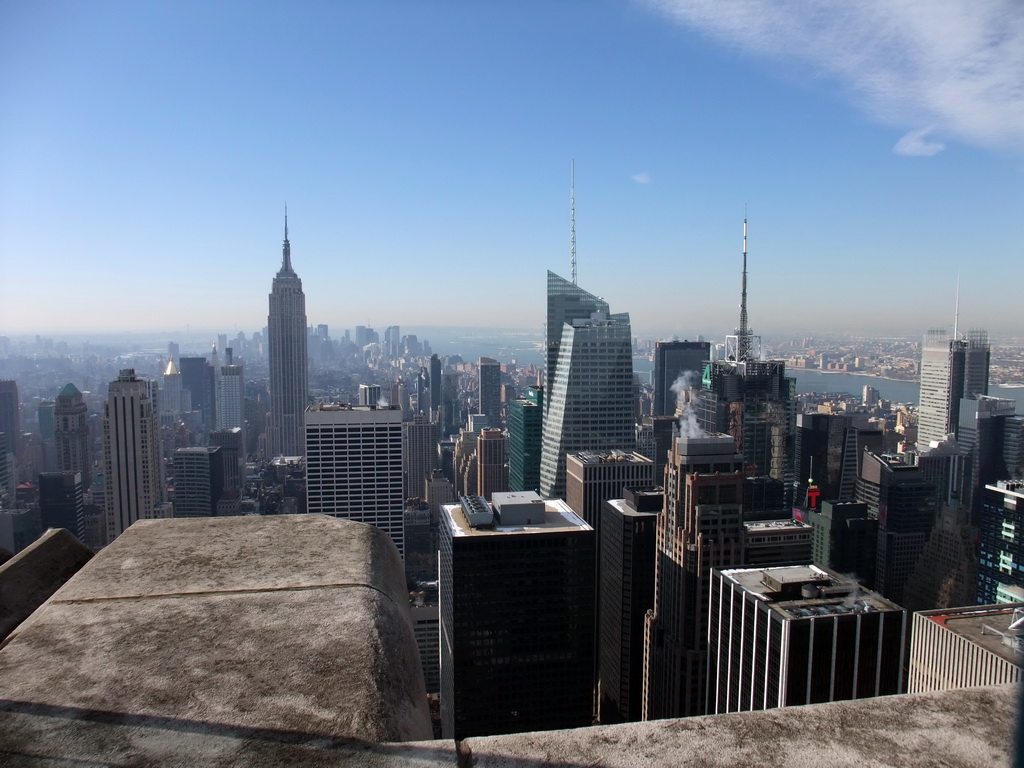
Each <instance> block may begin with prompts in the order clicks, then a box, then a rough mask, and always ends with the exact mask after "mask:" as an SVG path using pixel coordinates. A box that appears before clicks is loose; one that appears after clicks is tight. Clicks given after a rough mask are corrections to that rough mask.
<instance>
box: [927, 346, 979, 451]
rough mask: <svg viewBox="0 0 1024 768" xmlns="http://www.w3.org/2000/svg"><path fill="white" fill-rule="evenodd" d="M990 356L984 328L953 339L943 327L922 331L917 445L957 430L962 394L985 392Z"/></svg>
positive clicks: (928, 442) (936, 439)
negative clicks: (925, 332)
mask: <svg viewBox="0 0 1024 768" xmlns="http://www.w3.org/2000/svg"><path fill="white" fill-rule="evenodd" d="M989 356H990V351H989V344H988V334H987V333H985V332H984V331H971V332H970V333H969V334H968V335H967V337H966V338H953V339H951V338H949V336H948V334H947V333H946V331H944V330H933V331H928V333H927V334H925V337H924V345H923V346H922V347H921V404H920V406H919V407H918V422H917V445H918V448H919V449H921V450H924V449H926V448H927V447H928V446H929V444H930V443H931V442H933V441H941V440H943V439H945V437H946V435H955V434H956V433H957V431H958V426H959V421H960V400H961V398H975V397H977V396H978V395H987V394H988V368H989Z"/></svg>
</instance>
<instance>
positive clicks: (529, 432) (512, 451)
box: [508, 386, 544, 491]
mask: <svg viewBox="0 0 1024 768" xmlns="http://www.w3.org/2000/svg"><path fill="white" fill-rule="evenodd" d="M543 417H544V387H543V386H536V387H528V388H527V389H526V393H525V394H524V395H523V396H522V397H521V398H519V399H517V400H513V401H512V402H511V403H509V405H508V489H509V490H510V491H535V490H537V489H538V488H539V487H540V448H541V427H542V425H543V423H544V418H543Z"/></svg>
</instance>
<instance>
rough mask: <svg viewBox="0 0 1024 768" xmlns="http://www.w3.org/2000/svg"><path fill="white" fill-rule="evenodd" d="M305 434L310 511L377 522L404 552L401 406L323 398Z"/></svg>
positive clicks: (308, 420)
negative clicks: (328, 401)
mask: <svg viewBox="0 0 1024 768" xmlns="http://www.w3.org/2000/svg"><path fill="white" fill-rule="evenodd" d="M305 436H306V445H305V450H304V452H303V455H305V456H306V511H307V512H309V513H310V514H320V515H333V516H334V517H344V518H347V519H349V520H356V521H357V522H360V523H369V524H370V525H373V526H376V527H377V528H380V529H381V530H382V531H384V532H386V533H388V534H389V535H390V536H391V538H392V540H393V541H394V542H395V546H396V547H398V552H399V554H401V555H402V556H403V558H404V556H405V531H404V524H405V517H404V513H405V494H404V490H405V489H404V487H403V485H404V484H403V475H402V466H403V462H402V409H401V408H399V407H398V406H382V407H378V406H376V405H324V404H323V403H320V404H318V405H315V406H311V407H310V408H309V410H307V411H306V413H305Z"/></svg>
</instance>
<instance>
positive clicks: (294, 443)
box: [267, 214, 309, 456]
mask: <svg viewBox="0 0 1024 768" xmlns="http://www.w3.org/2000/svg"><path fill="white" fill-rule="evenodd" d="M267 344H268V346H269V350H270V426H269V432H270V434H269V437H270V453H271V454H272V455H274V456H279V455H285V456H302V455H303V454H304V453H305V424H304V421H303V414H304V413H305V410H306V404H307V402H308V401H309V369H308V362H307V351H306V296H305V294H304V293H303V292H302V281H301V280H300V279H299V276H298V275H297V274H295V270H293V269H292V250H291V244H290V243H289V242H288V216H287V214H285V218H284V245H283V247H282V259H281V269H280V270H278V272H277V276H276V277H275V278H274V283H273V286H272V287H271V289H270V314H269V316H268V317H267Z"/></svg>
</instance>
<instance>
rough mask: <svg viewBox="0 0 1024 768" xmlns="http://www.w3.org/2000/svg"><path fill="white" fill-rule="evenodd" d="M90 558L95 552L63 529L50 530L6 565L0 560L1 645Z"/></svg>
mask: <svg viewBox="0 0 1024 768" xmlns="http://www.w3.org/2000/svg"><path fill="white" fill-rule="evenodd" d="M3 551H6V550H2V551H0V552H3ZM91 558H92V550H90V549H89V548H88V547H87V546H85V545H84V544H82V542H80V541H79V540H78V539H76V538H75V537H74V536H73V535H72V534H71V532H70V531H67V530H65V529H63V528H53V529H51V530H49V531H47V532H46V533H44V534H43V535H42V536H40V537H39V538H38V539H37V540H36V541H34V542H33V543H32V544H30V545H29V546H28V547H26V548H25V549H23V550H22V551H21V552H19V553H18V554H17V555H14V556H13V557H10V558H9V559H7V560H6V562H4V560H3V558H2V557H0V563H3V564H2V565H0V642H2V641H3V639H4V638H5V637H7V636H8V635H9V634H10V633H11V632H12V631H13V630H14V628H15V627H17V626H18V625H19V624H21V622H23V621H24V620H25V619H27V618H28V617H29V616H31V615H32V612H33V611H35V610H36V608H38V607H39V606H40V605H42V604H43V603H44V602H45V601H46V600H47V598H49V597H50V595H52V594H53V593H54V592H56V591H57V590H58V589H60V588H61V587H62V586H64V584H65V583H66V582H67V580H68V579H70V578H71V577H72V576H74V575H75V574H76V573H78V571H79V569H81V567H82V566H83V565H85V564H86V563H87V562H89V560H90V559H91Z"/></svg>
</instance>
